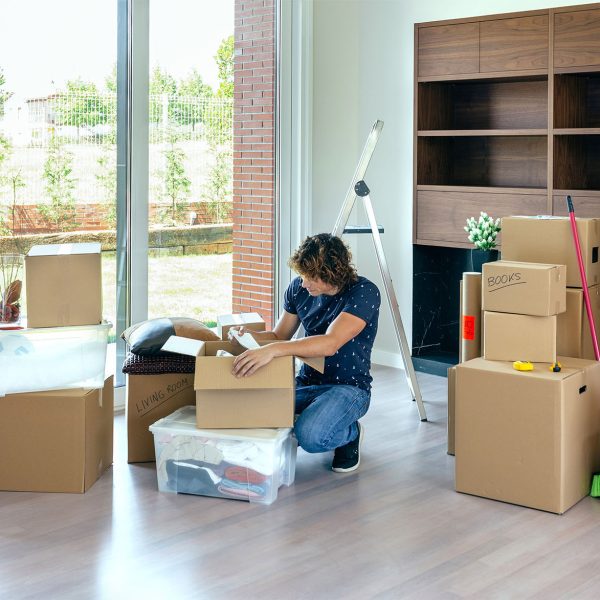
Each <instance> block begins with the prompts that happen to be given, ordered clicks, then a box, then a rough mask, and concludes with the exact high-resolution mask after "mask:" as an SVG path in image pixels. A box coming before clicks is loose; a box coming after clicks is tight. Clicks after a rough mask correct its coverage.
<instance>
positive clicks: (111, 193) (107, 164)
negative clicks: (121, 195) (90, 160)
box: [96, 143, 117, 229]
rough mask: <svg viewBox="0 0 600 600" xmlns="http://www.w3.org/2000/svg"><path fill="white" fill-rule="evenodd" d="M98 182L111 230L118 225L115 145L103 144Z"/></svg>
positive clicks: (98, 160) (98, 162)
mask: <svg viewBox="0 0 600 600" xmlns="http://www.w3.org/2000/svg"><path fill="white" fill-rule="evenodd" d="M96 162H97V164H98V172H97V173H96V181H97V182H98V185H99V186H100V189H101V190H102V193H103V196H104V198H103V201H104V203H105V204H106V207H107V210H106V220H107V222H108V225H109V226H110V228H111V229H114V228H115V227H116V225H117V152H116V148H115V146H114V144H110V143H108V144H103V145H102V150H101V154H100V156H99V157H98V159H97V161H96Z"/></svg>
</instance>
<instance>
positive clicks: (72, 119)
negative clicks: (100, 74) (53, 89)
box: [53, 79, 115, 139]
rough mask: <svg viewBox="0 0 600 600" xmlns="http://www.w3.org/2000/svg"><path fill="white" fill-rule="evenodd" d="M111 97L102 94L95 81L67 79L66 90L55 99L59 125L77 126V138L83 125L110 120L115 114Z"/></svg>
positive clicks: (98, 123)
mask: <svg viewBox="0 0 600 600" xmlns="http://www.w3.org/2000/svg"><path fill="white" fill-rule="evenodd" d="M111 102H112V103H114V101H111V99H109V98H107V97H106V96H103V95H101V94H100V93H99V92H98V88H97V87H96V84H95V83H92V82H87V81H82V80H81V79H74V80H72V81H67V84H66V90H65V91H64V92H61V93H60V94H58V95H57V97H56V98H55V99H54V101H53V108H54V111H55V113H56V124H57V125H70V126H72V127H77V139H79V133H80V128H81V127H93V126H94V125H101V124H104V123H107V122H109V120H110V118H111V115H114V114H115V113H114V107H113V106H111Z"/></svg>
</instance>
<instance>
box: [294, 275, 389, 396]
mask: <svg viewBox="0 0 600 600" xmlns="http://www.w3.org/2000/svg"><path fill="white" fill-rule="evenodd" d="M380 304H381V295H380V293H379V290H378V289H377V286H376V285H375V284H374V283H373V282H371V281H369V280H368V279H366V278H365V277H360V276H359V278H358V281H357V282H356V283H354V284H352V285H351V286H349V287H348V288H346V289H345V290H343V291H342V292H340V293H338V294H335V295H334V296H327V295H325V294H321V295H320V296H311V295H310V294H309V293H308V292H307V291H306V289H304V288H303V287H302V279H301V278H300V277H296V279H294V280H293V281H292V282H291V283H290V285H289V286H288V288H287V290H286V291H285V295H284V303H283V308H284V309H285V310H286V311H287V312H289V313H291V314H294V315H298V318H299V319H300V322H301V323H302V325H303V327H304V330H305V331H306V336H307V337H308V336H311V335H323V334H324V333H325V332H326V331H327V328H328V327H329V325H331V323H332V322H333V321H334V319H335V318H336V317H337V316H338V315H339V314H340V313H342V312H346V313H350V314H351V315H354V316H356V317H359V318H360V319H362V320H363V321H364V322H365V323H366V324H367V325H366V327H365V328H364V329H363V330H362V331H361V332H360V333H359V334H358V335H357V336H356V337H354V338H352V339H351V340H350V341H349V342H346V344H344V345H343V346H342V347H341V348H340V349H339V350H338V351H337V352H336V353H335V354H334V355H333V356H327V357H325V372H324V373H323V374H321V373H319V372H318V371H316V370H315V369H313V368H312V367H309V366H308V365H302V369H301V370H300V373H299V375H298V377H297V383H298V385H331V384H344V385H355V386H358V387H360V388H362V389H364V390H366V391H369V390H370V389H371V381H373V378H372V377H371V375H370V370H371V350H372V348H373V342H374V340H375V334H376V333H377V321H378V319H379V305H380Z"/></svg>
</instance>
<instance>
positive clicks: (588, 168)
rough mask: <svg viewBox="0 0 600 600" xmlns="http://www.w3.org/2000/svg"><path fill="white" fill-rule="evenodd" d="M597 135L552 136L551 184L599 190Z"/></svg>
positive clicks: (599, 170) (576, 188) (599, 156)
mask: <svg viewBox="0 0 600 600" xmlns="http://www.w3.org/2000/svg"><path fill="white" fill-rule="evenodd" d="M599 165H600V135H559V136H554V188H555V189H559V190H565V189H570V190H600V168H599Z"/></svg>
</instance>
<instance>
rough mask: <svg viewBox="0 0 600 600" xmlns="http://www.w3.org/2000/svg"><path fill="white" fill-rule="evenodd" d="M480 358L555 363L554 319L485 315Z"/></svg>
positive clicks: (495, 313) (553, 317) (499, 314)
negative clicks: (481, 355)
mask: <svg viewBox="0 0 600 600" xmlns="http://www.w3.org/2000/svg"><path fill="white" fill-rule="evenodd" d="M483 326H484V330H485V335H484V338H483V357H484V358H485V359H487V360H508V361H515V360H528V361H530V362H547V363H553V362H554V361H556V315H552V316H551V317H532V316H530V315H513V314H511V313H499V312H487V311H486V312H484V316H483Z"/></svg>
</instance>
